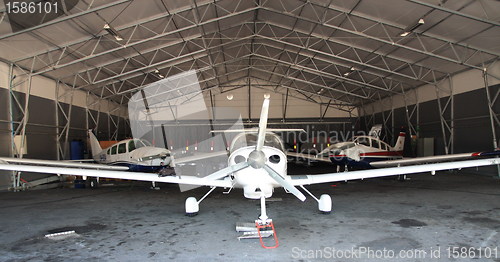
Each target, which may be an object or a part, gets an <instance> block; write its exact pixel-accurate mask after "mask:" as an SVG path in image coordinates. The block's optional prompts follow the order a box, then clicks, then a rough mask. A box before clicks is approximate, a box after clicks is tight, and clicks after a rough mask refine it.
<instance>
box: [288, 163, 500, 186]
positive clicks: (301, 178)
mask: <svg viewBox="0 0 500 262" xmlns="http://www.w3.org/2000/svg"><path fill="white" fill-rule="evenodd" d="M499 164H500V158H487V159H477V160H467V161H454V162H446V163H437V164H426V165H413V166H404V167H391V168H380V169H368V170H360V171H348V172H340V173H330V174H320V175H296V176H291V179H292V180H291V182H292V185H294V186H302V185H311V184H320V183H331V182H340V181H348V180H356V179H365V178H375V177H385V176H395V175H406V174H413V173H422V172H435V171H440V170H449V169H462V168H467V167H479V166H488V165H499Z"/></svg>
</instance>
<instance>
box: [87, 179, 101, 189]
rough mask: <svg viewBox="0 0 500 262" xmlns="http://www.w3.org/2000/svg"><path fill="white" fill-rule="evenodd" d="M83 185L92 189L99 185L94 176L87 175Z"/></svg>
mask: <svg viewBox="0 0 500 262" xmlns="http://www.w3.org/2000/svg"><path fill="white" fill-rule="evenodd" d="M85 187H87V188H92V189H94V188H98V187H99V181H97V178H95V177H89V178H87V180H86V181H85Z"/></svg>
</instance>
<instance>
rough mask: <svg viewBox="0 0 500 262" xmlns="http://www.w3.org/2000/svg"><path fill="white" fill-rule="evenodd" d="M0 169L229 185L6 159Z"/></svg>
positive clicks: (194, 179)
mask: <svg viewBox="0 0 500 262" xmlns="http://www.w3.org/2000/svg"><path fill="white" fill-rule="evenodd" d="M0 170H12V171H24V172H37V173H47V174H62V175H72V176H83V177H107V178H116V179H129V180H138V181H149V182H162V183H174V184H186V185H198V186H216V187H231V186H232V182H231V181H230V180H215V179H206V178H199V177H192V176H183V177H178V176H175V177H174V176H167V177H158V174H156V173H143V172H129V171H116V170H99V171H97V170H95V169H83V168H70V167H55V166H42V165H28V164H9V163H8V162H7V163H6V161H4V162H1V161H0Z"/></svg>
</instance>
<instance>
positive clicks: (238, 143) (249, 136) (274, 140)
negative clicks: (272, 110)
mask: <svg viewBox="0 0 500 262" xmlns="http://www.w3.org/2000/svg"><path fill="white" fill-rule="evenodd" d="M257 137H258V134H257V133H256V132H252V133H247V132H245V133H241V134H239V135H237V136H236V137H235V138H234V139H233V142H232V143H231V148H230V151H231V152H233V151H235V150H236V149H239V148H242V147H247V146H256V145H257ZM264 146H268V147H274V148H277V149H279V150H281V151H285V147H284V145H283V141H281V138H280V137H279V136H278V135H276V134H274V133H271V132H268V133H266V137H265V139H264Z"/></svg>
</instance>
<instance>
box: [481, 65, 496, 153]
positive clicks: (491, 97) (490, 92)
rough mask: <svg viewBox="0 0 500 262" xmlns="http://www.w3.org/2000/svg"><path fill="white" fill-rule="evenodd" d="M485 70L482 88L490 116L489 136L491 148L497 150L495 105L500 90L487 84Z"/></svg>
mask: <svg viewBox="0 0 500 262" xmlns="http://www.w3.org/2000/svg"><path fill="white" fill-rule="evenodd" d="M486 71H487V69H486V68H485V70H484V71H483V80H484V88H485V89H486V97H487V99H488V112H489V115H490V123H491V134H492V138H493V148H495V149H498V148H499V145H498V140H497V139H498V129H499V127H500V120H499V118H498V114H499V112H495V104H496V103H497V101H498V100H499V99H498V97H499V96H500V88H491V87H490V86H489V82H488V74H487V73H486Z"/></svg>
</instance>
